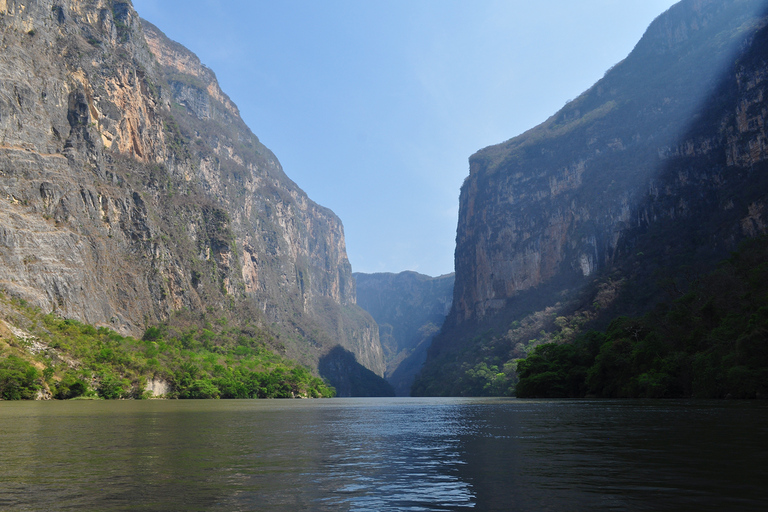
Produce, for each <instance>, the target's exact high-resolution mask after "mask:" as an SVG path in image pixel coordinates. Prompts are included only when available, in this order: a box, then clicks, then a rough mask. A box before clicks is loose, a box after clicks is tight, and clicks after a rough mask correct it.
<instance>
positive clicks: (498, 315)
mask: <svg viewBox="0 0 768 512" xmlns="http://www.w3.org/2000/svg"><path fill="white" fill-rule="evenodd" d="M766 12H768V3H767V2H765V1H763V0H726V1H714V0H683V1H682V2H680V3H679V4H677V5H675V6H673V7H672V8H671V9H670V10H669V11H668V12H666V13H664V14H663V15H662V16H660V17H659V18H658V19H656V20H655V21H654V22H653V23H652V24H651V26H650V27H649V28H648V30H647V32H646V34H645V35H644V37H643V38H642V40H641V41H640V42H639V43H638V44H637V46H636V47H635V49H634V50H633V52H632V53H631V54H630V55H629V56H628V57H627V58H626V59H625V60H624V61H622V62H620V63H619V64H617V65H616V66H614V67H613V68H612V69H610V70H609V71H608V72H606V74H605V76H604V77H603V79H601V80H600V81H598V82H597V83H596V84H595V85H594V86H593V87H591V88H590V89H589V90H587V91H586V92H585V93H584V94H582V95H581V96H579V97H578V98H576V99H575V100H574V101H571V102H569V103H568V104H566V105H565V107H563V108H562V109H561V110H560V111H559V112H557V113H556V114H555V115H553V116H552V117H551V118H549V119H548V120H546V121H545V122H544V123H542V124H541V125H539V126H537V127H535V128H533V129H531V130H529V131H528V132H526V133H524V134H522V135H520V136H518V137H515V138H513V139H511V140H509V141H507V142H504V143H502V144H499V145H496V146H491V147H488V148H485V149H483V150H481V151H479V152H477V153H476V154H475V155H473V156H472V157H471V158H470V175H469V176H468V177H467V178H466V180H465V182H464V184H463V186H462V190H461V197H460V210H459V223H458V229H457V246H456V254H455V261H456V284H455V287H454V301H453V308H452V311H451V313H450V315H449V317H448V319H447V320H446V323H445V325H444V328H443V331H442V332H441V333H440V334H439V335H438V336H437V337H436V338H435V340H434V342H433V344H432V346H431V347H430V350H429V354H428V359H427V363H426V365H425V367H424V371H423V372H422V375H421V377H420V378H419V379H418V380H417V385H416V388H417V392H418V393H421V394H446V393H447V394H455V393H462V392H463V388H462V387H461V386H462V385H461V382H462V380H464V381H465V383H467V382H469V381H470V380H472V378H474V377H476V376H477V375H478V370H481V373H482V371H486V370H487V368H492V367H495V368H496V370H494V371H499V372H501V371H502V369H503V371H504V373H505V375H506V377H505V378H509V379H510V381H513V380H514V363H513V362H514V360H515V359H516V358H520V357H524V356H525V355H526V353H527V350H529V349H530V348H531V347H532V346H533V345H535V344H537V343H541V342H544V341H553V340H561V341H562V340H566V339H568V338H569V337H572V336H573V335H574V333H575V332H577V331H578V330H579V329H581V328H583V327H584V326H589V325H594V326H600V325H603V326H604V325H605V322H607V321H609V320H610V318H612V317H613V316H615V315H622V314H641V313H642V312H644V311H646V310H647V309H648V308H650V307H652V306H653V305H654V304H656V303H657V302H658V301H660V300H664V299H666V298H668V296H667V295H666V293H667V292H668V291H669V290H666V289H665V287H668V288H670V289H676V288H677V287H678V284H679V283H681V282H682V281H685V280H690V279H695V276H696V275H700V274H702V273H704V272H707V271H708V270H710V269H711V268H712V266H713V265H714V264H715V262H717V261H718V260H720V259H721V258H723V257H725V256H727V255H728V253H729V251H731V250H734V249H735V248H736V246H737V244H738V242H739V241H740V240H743V239H744V238H745V237H750V236H756V235H759V234H762V233H765V232H766V226H768V223H767V222H766V221H767V220H768V218H767V217H766V214H768V211H767V210H766V209H765V204H766V201H768V179H767V178H766V175H767V174H766V170H767V169H768V160H767V159H766V135H767V134H766V127H765V119H766V108H767V107H766V102H765V98H766V95H765V94H766V89H765V87H766V84H768V82H766V70H768V54H766V48H768V29H767V28H766V27H767V26H768V18H766ZM665 283H666V284H665ZM555 333H557V336H555ZM484 365H485V366H484ZM473 369H474V370H473ZM473 371H474V373H473ZM470 377H471V378H470ZM481 387H482V386H481Z"/></svg>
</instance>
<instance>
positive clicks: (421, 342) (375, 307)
mask: <svg viewBox="0 0 768 512" xmlns="http://www.w3.org/2000/svg"><path fill="white" fill-rule="evenodd" d="M353 276H354V278H355V282H356V284H357V301H358V304H359V305H360V307H362V308H363V309H365V310H366V311H368V312H369V313H370V314H371V316H373V318H374V320H376V323H378V325H379V339H380V340H381V345H382V348H383V349H384V359H385V361H386V364H387V370H386V377H387V380H388V381H389V382H390V383H391V384H392V385H393V386H394V388H395V391H396V392H397V394H398V395H402V396H408V395H409V394H410V388H411V383H412V382H413V379H414V377H415V375H416V373H418V371H419V370H420V369H421V365H422V364H423V363H424V359H425V358H426V355H427V347H428V346H429V343H430V342H431V341H432V338H433V337H434V335H435V334H437V332H438V331H439V330H440V327H441V326H442V325H443V322H444V321H445V317H446V315H447V314H448V312H449V311H450V309H451V298H452V296H453V277H454V276H453V274H446V275H443V276H438V277H430V276H425V275H423V274H418V273H416V272H401V273H399V274H390V273H378V274H363V273H355V274H353Z"/></svg>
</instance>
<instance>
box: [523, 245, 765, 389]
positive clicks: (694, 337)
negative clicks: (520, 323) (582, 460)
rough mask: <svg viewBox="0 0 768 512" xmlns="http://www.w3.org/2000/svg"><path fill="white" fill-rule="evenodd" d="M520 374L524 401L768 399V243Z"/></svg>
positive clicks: (559, 348)
mask: <svg viewBox="0 0 768 512" xmlns="http://www.w3.org/2000/svg"><path fill="white" fill-rule="evenodd" d="M517 372H518V376H519V378H520V381H519V382H518V384H517V387H516V394H517V396H518V397H584V396H597V397H615V398H619V397H649V398H672V397H696V398H727V397H733V398H766V397H768V238H765V237H763V238H758V239H753V240H750V241H748V242H746V243H745V244H743V245H742V247H741V248H740V250H739V251H738V252H736V253H734V254H733V255H732V256H731V257H730V258H729V259H728V260H726V261H725V262H723V263H722V264H721V265H720V266H719V267H718V268H717V270H715V271H714V272H712V273H710V274H709V275H707V276H705V277H703V278H700V279H698V280H696V281H695V282H693V283H691V286H690V287H689V289H688V291H687V292H686V293H685V294H683V295H682V296H681V297H679V298H678V299H677V300H675V301H674V302H672V303H671V304H662V305H660V306H658V307H656V309H654V310H653V311H652V312H650V313H648V314H646V315H645V316H643V317H640V318H628V317H620V318H617V319H615V320H614V321H613V322H612V323H611V324H610V325H609V327H608V328H607V329H606V331H605V332H596V331H590V332H587V333H586V334H583V335H582V336H580V337H578V338H577V339H576V340H574V342H573V343H567V344H555V343H548V344H544V345H540V346H538V347H536V348H535V349H534V351H533V353H532V354H530V355H529V356H528V357H527V358H525V359H523V360H520V361H519V362H518V364H517Z"/></svg>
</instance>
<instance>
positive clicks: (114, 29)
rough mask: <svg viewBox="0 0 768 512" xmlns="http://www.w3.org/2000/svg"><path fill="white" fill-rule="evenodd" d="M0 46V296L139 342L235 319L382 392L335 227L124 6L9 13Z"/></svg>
mask: <svg viewBox="0 0 768 512" xmlns="http://www.w3.org/2000/svg"><path fill="white" fill-rule="evenodd" d="M0 30H1V31H2V32H0V45H1V46H2V52H0V287H2V288H3V289H4V290H6V291H7V292H8V293H10V294H11V295H14V296H19V297H21V298H24V299H25V300H27V301H29V302H32V303H34V304H36V305H38V306H40V307H41V308H42V309H44V310H53V311H56V312H57V313H59V314H61V315H64V316H68V317H74V318H78V319H80V320H83V321H86V322H89V323H93V324H96V325H108V326H110V327H112V328H115V329H117V330H119V331H121V332H124V333H132V334H140V333H141V332H142V331H143V329H144V328H145V327H146V326H147V325H148V324H151V323H157V322H161V321H164V320H166V319H168V318H169V317H170V316H171V315H172V314H173V312H174V311H177V310H180V309H188V310H192V311H201V312H202V311H206V310H210V309H211V308H213V309H229V310H233V308H238V307H245V308H246V310H248V311H251V315H255V316H258V317H259V318H260V320H259V321H260V322H262V323H264V324H265V325H270V324H274V329H276V330H277V331H279V333H280V334H281V339H282V340H283V342H284V344H285V352H286V354H287V355H289V356H291V357H295V358H298V359H300V360H302V361H304V362H305V363H307V364H309V365H311V366H314V367H316V365H317V363H318V360H319V358H320V357H321V356H323V355H324V354H326V353H328V352H329V351H330V350H331V349H332V348H333V347H335V346H338V345H340V346H341V347H343V348H344V349H346V350H349V351H350V352H352V353H353V354H354V355H355V358H356V360H357V361H358V362H359V363H361V364H363V365H365V366H366V367H367V368H369V369H371V370H372V371H373V372H375V373H376V374H378V375H383V373H384V360H383V354H382V351H381V347H380V344H379V341H378V337H377V330H376V325H375V322H373V320H372V319H371V318H370V316H369V315H367V314H365V313H364V312H363V311H362V310H360V309H359V308H358V307H357V306H356V305H355V289H354V282H353V279H352V275H351V267H350V265H349V262H348V260H347V257H346V250H345V244H344V231H343V226H342V224H341V221H340V220H339V219H338V218H337V217H336V216H335V215H334V214H333V213H332V212H331V211H330V210H328V209H326V208H323V207H321V206H319V205H317V204H316V203H314V202H313V201H312V200H310V199H309V198H308V197H307V195H306V194H305V193H304V192H303V191H302V190H301V189H300V188H299V187H298V186H296V184H294V183H293V182H292V181H291V180H290V179H288V178H287V177H286V175H285V173H284V172H283V170H282V168H281V166H280V163H279V162H278V160H277V158H276V157H275V156H274V155H273V154H272V153H271V152H270V151H269V149H267V148H266V147H264V146H263V145H262V144H261V143H260V142H259V140H258V138H257V137H256V136H255V135H253V133H251V131H250V130H249V129H248V128H247V126H245V124H244V123H243V121H242V119H241V118H240V116H239V113H238V110H237V107H236V106H235V105H234V103H233V102H232V101H231V100H230V99H229V98H228V97H227V96H226V94H225V93H224V92H222V91H221V89H220V87H219V85H218V82H217V81H216V77H215V75H214V73H213V72H212V71H211V70H209V69H207V68H206V67H205V66H203V65H202V64H201V63H200V61H199V59H198V58H197V57H196V56H195V55H194V54H192V53H191V52H190V51H188V50H186V49H185V48H184V47H182V46H181V45H179V44H177V43H174V42H172V41H170V40H168V39H167V38H166V37H165V36H164V35H163V34H162V33H161V32H160V31H159V30H158V29H157V28H156V27H154V26H152V25H151V24H149V23H148V22H145V21H142V20H140V18H139V17H138V15H137V13H136V12H135V11H134V10H133V7H132V6H131V4H130V2H128V1H118V0H42V1H32V0H5V1H2V2H0Z"/></svg>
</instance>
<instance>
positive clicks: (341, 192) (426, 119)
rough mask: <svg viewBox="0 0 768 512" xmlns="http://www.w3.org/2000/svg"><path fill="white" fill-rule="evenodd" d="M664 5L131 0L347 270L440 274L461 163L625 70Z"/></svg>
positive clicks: (651, 1)
mask: <svg viewBox="0 0 768 512" xmlns="http://www.w3.org/2000/svg"><path fill="white" fill-rule="evenodd" d="M674 3H676V1H675V0H578V1H574V0H538V1H535V2H533V1H530V0H471V1H470V0H405V1H404V0H355V1H352V0H323V1H318V0H269V1H266V0H133V5H134V7H135V8H136V10H137V11H138V13H139V15H140V16H141V17H143V18H145V19H147V20H149V21H150V22H152V23H154V24H155V25H156V26H157V27H158V28H159V29H160V30H162V31H163V32H165V34H166V35H167V36H168V37H170V38H171V39H173V40H175V41H178V42H179V43H181V44H183V45H184V46H186V47H187V48H189V49H190V50H192V51H193V52H194V53H196V54H197V56H198V57H200V60H201V61H202V62H203V63H204V64H205V65H207V66H208V67H209V68H211V69H212V70H213V71H214V72H215V73H216V76H217V78H218V80H219V84H220V85H221V88H222V90H224V92H225V93H227V94H228V95H229V97H230V98H231V99H232V100H233V101H234V102H235V104H237V106H238V107H239V109H240V114H241V116H242V118H243V120H244V121H245V123H246V124H247V125H248V126H249V128H250V129H251V130H252V131H253V132H254V133H255V134H256V135H257V136H258V137H259V139H260V140H261V142H262V143H263V144H264V145H266V146H267V147H268V148H270V149H271V150H272V151H273V152H274V153H275V155H276V156H277V158H278V160H280V163H281V164H282V166H283V169H284V170H285V172H286V174H287V175H288V176H289V177H290V178H291V179H292V180H293V181H294V182H296V183H297V184H298V185H299V187H301V188H302V189H303V190H304V191H305V192H307V194H308V195H309V197H310V198H311V199H312V200H314V201H315V202H317V203H319V204H321V205H323V206H325V207H327V208H330V209H331V210H333V211H334V212H335V213H336V215H338V216H339V217H340V218H341V220H342V222H343V224H344V231H345V236H346V244H347V255H348V257H349V260H350V263H351V264H352V270H353V271H354V272H368V273H372V272H401V271H404V270H413V271H416V272H420V273H422V274H427V275H431V276H438V275H442V274H446V273H449V272H453V253H454V248H455V239H456V224H457V220H458V208H459V192H460V188H461V184H462V182H463V181H464V179H465V178H466V177H467V176H468V174H469V164H468V158H469V157H470V156H471V155H472V154H473V153H475V152H476V151H478V150H480V149H482V148H484V147H486V146H490V145H493V144H499V143H501V142H504V141H506V140H508V139H510V138H512V137H514V136H516V135H519V134H520V133H523V132H524V131H526V130H528V129H530V128H533V127H534V126H536V125H538V124H539V123H541V122H543V121H544V120H546V119H547V118H548V117H549V116H551V115H552V114H554V113H555V112H557V111H558V110H559V109H560V108H561V107H562V106H563V105H564V104H565V103H566V102H567V101H569V100H572V99H574V98H576V97H577V96H578V95H579V94H581V93H582V92H584V91H585V90H586V89H588V88H589V87H591V86H592V85H593V84H594V83H595V82H596V81H598V80H599V79H600V78H602V76H603V75H604V73H605V71H606V70H608V69H609V68H610V67H611V66H613V65H615V64H616V63H618V62H619V61H621V60H622V59H624V58H625V57H626V56H627V55H628V54H629V52H630V51H631V50H632V48H633V47H634V46H635V44H636V43H637V42H638V41H639V40H640V37H641V36H642V35H643V33H644V32H645V29H646V28H647V27H648V25H649V24H650V23H651V21H653V19H654V18H656V17H657V16H658V15H660V14H661V13H663V12H664V11H665V10H667V9H668V8H669V7H670V6H671V5H673V4H674Z"/></svg>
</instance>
